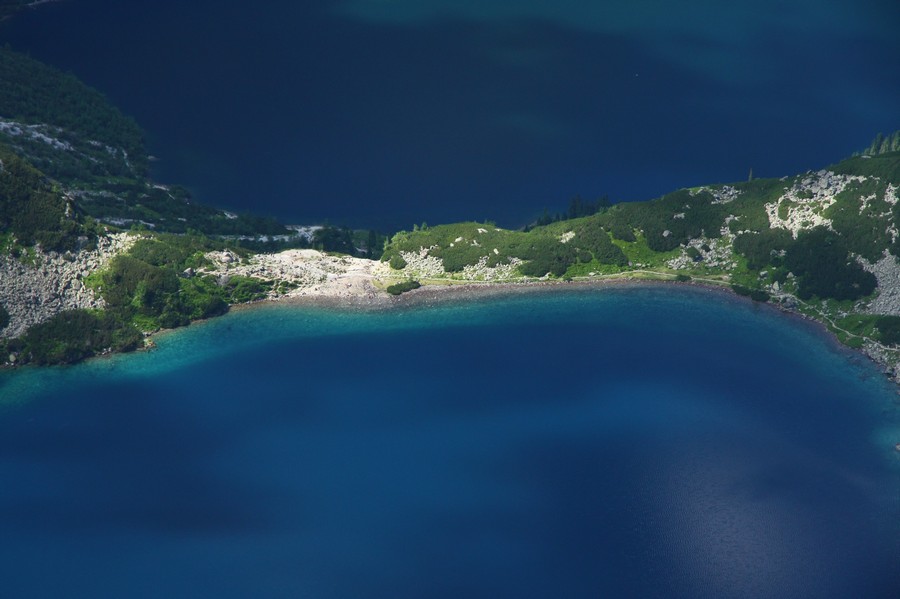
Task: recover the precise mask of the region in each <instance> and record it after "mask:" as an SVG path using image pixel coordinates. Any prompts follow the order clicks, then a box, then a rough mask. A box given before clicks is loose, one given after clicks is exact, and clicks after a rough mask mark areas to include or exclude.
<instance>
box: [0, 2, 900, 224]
mask: <svg viewBox="0 0 900 599" xmlns="http://www.w3.org/2000/svg"><path fill="white" fill-rule="evenodd" d="M898 26H900V12H898V11H897V10H896V6H895V2H891V1H886V0H816V1H810V0H787V1H784V0H732V1H730V2H680V3H676V2H660V1H646V2H633V1H632V0H605V1H604V2H584V1H580V0H528V1H525V0H520V1H518V2H509V1H507V0H467V1H464V2H460V1H458V0H391V1H390V2H386V1H384V0H303V1H299V2H298V1H296V0H261V1H259V2H253V3H247V2H236V1H231V0H191V1H189V2H186V1H184V0H153V1H152V2H149V1H135V0H132V1H123V0H67V1H65V2H61V3H58V4H51V5H44V6H42V7H41V8H40V9H38V10H34V11H27V12H26V13H23V14H22V15H20V16H17V17H16V18H14V19H11V20H10V21H9V22H7V23H4V24H2V25H0V43H3V42H7V41H8V42H9V43H11V45H12V46H13V48H16V49H19V50H22V51H27V52H30V53H31V54H32V55H33V56H35V57H36V58H39V59H41V60H45V61H47V62H49V63H51V64H53V65H56V66H58V67H60V68H62V69H64V70H71V71H72V72H74V73H75V74H76V75H78V76H79V77H81V78H82V79H84V80H85V81H87V82H88V83H89V84H91V85H93V86H95V87H97V88H99V89H100V90H101V91H103V92H104V93H106V94H107V95H108V96H109V97H110V99H112V100H113V101H114V102H115V103H116V104H117V105H119V106H120V107H121V108H122V109H123V110H124V111H125V112H126V113H128V114H130V115H133V116H134V117H135V118H136V119H137V120H138V122H139V123H140V124H141V125H142V126H143V127H144V128H145V129H146V130H147V132H148V141H149V146H150V150H151V152H152V153H153V154H155V155H156V156H157V157H158V158H159V162H158V163H157V169H156V175H157V176H158V177H159V178H160V179H161V180H162V181H163V182H166V183H177V184H182V185H187V186H189V187H190V188H191V189H192V190H194V192H195V195H196V197H197V198H198V199H199V200H201V201H203V202H205V203H208V204H212V205H215V206H220V207H223V208H230V209H235V210H249V211H252V212H256V213H265V214H273V215H277V216H279V217H281V218H283V219H286V220H287V221H289V222H299V223H306V224H311V221H321V220H324V219H331V221H332V222H333V223H335V224H342V225H349V226H355V227H363V228H369V227H377V228H382V229H395V228H404V229H409V228H410V227H411V226H412V224H413V223H415V224H420V223H422V222H423V221H427V222H428V223H430V224H432V225H434V224H436V223H441V222H455V221H460V220H472V219H478V220H482V219H492V220H496V221H497V222H498V223H499V224H500V225H502V226H508V227H517V226H520V225H523V224H525V223H527V222H530V220H531V219H533V218H535V217H536V216H539V215H540V214H541V212H542V211H543V210H544V209H545V208H546V209H549V210H551V211H557V210H565V208H566V206H567V205H568V202H569V199H570V198H571V197H573V196H575V195H576V194H580V195H582V196H583V197H584V198H585V199H594V198H597V197H599V196H602V195H604V194H608V195H609V196H610V197H611V198H612V199H613V200H646V199H651V198H653V197H657V196H658V195H661V194H663V193H667V192H670V191H673V190H675V189H678V188H680V187H685V186H694V185H703V184H709V183H724V182H731V181H742V180H746V178H747V176H748V172H749V170H750V169H751V168H752V169H753V172H754V174H755V176H757V177H781V176H783V175H793V174H796V173H798V172H802V171H804V170H806V169H819V168H823V167H825V166H826V165H828V164H832V163H834V162H836V161H838V160H840V159H841V158H844V157H846V156H848V155H850V154H851V153H852V152H853V151H855V150H859V149H861V148H863V147H866V146H867V145H868V144H869V142H870V140H871V139H872V138H873V137H874V136H875V134H876V133H877V132H879V131H884V132H889V131H893V130H895V129H896V128H897V127H898V124H897V114H898V103H897V100H898V97H900V70H898V69H897V68H896V57H897V56H898V55H900V37H898V36H897V35H896V31H897V28H898Z"/></svg>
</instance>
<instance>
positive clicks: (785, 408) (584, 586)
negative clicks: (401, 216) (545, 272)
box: [0, 287, 900, 598]
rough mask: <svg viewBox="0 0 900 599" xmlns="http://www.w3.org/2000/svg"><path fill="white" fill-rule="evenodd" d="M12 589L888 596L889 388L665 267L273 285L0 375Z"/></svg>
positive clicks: (847, 359) (894, 531) (174, 593)
mask: <svg viewBox="0 0 900 599" xmlns="http://www.w3.org/2000/svg"><path fill="white" fill-rule="evenodd" d="M0 401H2V402H3V406H4V407H3V408H2V410H0V539H2V543H0V580H2V581H3V582H2V587H3V596H6V597H91V598H102V597H117V598H118V597H199V596H209V597H311V598H318V597H342V598H343V597H391V598H405V597H409V598H420V597H448V598H458V597H516V598H522V597H615V596H632V597H677V596H683V597H701V598H702V597H709V598H723V597H726V598H727V597H820V598H821V597H835V598H845V597H895V596H896V590H897V589H898V588H900V568H898V565H900V460H898V454H897V453H896V452H895V451H894V450H893V448H892V445H893V443H896V442H897V441H898V440H900V417H898V404H897V401H896V391H895V389H894V388H893V387H892V386H890V385H889V384H888V383H887V382H886V381H885V380H884V378H883V377H882V376H881V375H880V374H879V373H878V371H877V369H875V368H874V367H873V366H872V365H871V364H870V363H868V362H867V361H865V360H863V359H861V358H859V357H856V356H855V355H854V354H852V353H848V352H846V351H844V350H842V349H840V348H838V347H837V346H836V345H835V344H834V342H833V341H831V340H830V339H828V338H827V337H825V336H824V335H822V334H821V333H819V332H818V331H817V330H816V329H815V328H814V327H812V326H810V325H808V324H807V323H804V322H801V321H798V320H796V319H791V318H787V317H785V316H782V315H780V314H778V313H776V312H774V311H773V310H769V309H764V308H761V307H759V306H754V305H752V304H750V303H748V302H744V301H740V300H736V299H731V298H729V297H727V296H724V295H720V294H713V293H709V292H702V291H698V290H692V289H682V288H671V287H646V288H643V287H642V288H637V287H628V288H614V289H605V290H579V291H574V292H555V293H529V294H523V295H516V296H511V297H507V298H491V299H484V300H481V301H471V302H465V303H454V304H445V305H441V306H437V307H430V308H425V307H422V308H418V309H415V310H403V311H394V312H386V313H374V314H372V313H369V314H362V313H349V312H341V311H330V310H324V309H313V308H300V307H296V306H295V307H288V306H283V307H278V306H274V307H262V308H258V309H254V310H248V311H242V312H239V313H233V314H231V315H228V316H226V317H223V318H221V319H217V320H214V321H211V322H208V323H205V324H202V325H195V326H192V327H190V328H188V329H187V330H184V331H180V332H176V333H174V334H171V335H168V336H165V337H162V338H160V340H159V348H158V350H156V351H153V352H150V353H143V354H139V355H131V356H121V357H115V358H112V359H102V360H96V361H92V362H90V363H87V364H84V365H81V366H78V367H73V368H65V369H49V370H40V371H37V370H23V371H18V372H14V373H4V374H2V375H0Z"/></svg>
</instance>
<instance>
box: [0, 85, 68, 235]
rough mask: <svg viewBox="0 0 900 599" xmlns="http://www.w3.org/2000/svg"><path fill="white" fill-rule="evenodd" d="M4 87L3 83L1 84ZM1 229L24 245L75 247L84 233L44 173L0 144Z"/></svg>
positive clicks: (0, 230) (63, 199)
mask: <svg viewBox="0 0 900 599" xmlns="http://www.w3.org/2000/svg"><path fill="white" fill-rule="evenodd" d="M0 87H2V86H0ZM0 232H3V233H5V234H6V235H7V236H9V235H11V236H12V237H13V238H14V239H15V241H16V243H17V244H18V245H19V246H21V247H25V246H31V245H33V244H35V243H38V244H40V245H41V247H42V248H44V249H47V250H67V249H73V248H74V247H75V246H76V245H77V243H78V237H79V236H81V235H83V234H84V233H85V230H84V228H83V227H82V226H80V225H79V223H78V221H77V219H76V217H75V214H74V211H73V209H72V208H71V207H70V206H69V205H68V204H67V202H66V200H65V198H63V197H62V194H60V193H59V192H58V191H57V190H55V189H54V188H53V186H52V185H51V184H50V183H49V182H48V181H47V180H46V178H45V177H44V176H43V174H42V173H41V172H40V171H38V170H37V169H35V168H34V167H32V166H31V165H30V164H28V163H27V162H25V161H24V160H22V159H21V158H19V157H18V156H16V155H15V154H13V153H12V152H10V151H9V150H7V149H6V148H4V147H3V146H0Z"/></svg>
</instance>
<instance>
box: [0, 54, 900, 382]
mask: <svg viewBox="0 0 900 599" xmlns="http://www.w3.org/2000/svg"><path fill="white" fill-rule="evenodd" d="M0 81H2V82H3V83H2V84H0V363H3V364H5V365H6V366H15V365H22V364H28V363H32V364H54V363H71V362H75V361H78V360H81V359H84V358H86V357H89V356H93V355H98V354H103V353H108V352H115V351H127V350H133V349H136V348H139V347H141V346H143V345H144V344H145V343H147V340H148V339H149V336H150V335H152V334H153V333H154V332H155V331H158V330H160V329H162V328H175V327H179V326H184V325H187V324H189V323H190V322H192V321H194V320H197V319H204V318H210V317H214V316H216V315H219V314H223V313H224V312H226V311H227V310H228V308H229V306H231V305H234V304H239V303H246V302H254V301H260V300H266V299H268V300H277V299H280V298H294V299H296V298H310V297H316V298H332V299H335V300H338V301H342V302H346V303H348V304H352V305H371V306H381V305H392V303H393V302H394V301H396V300H391V298H392V297H393V296H394V295H396V294H400V293H403V292H407V291H409V292H411V293H413V294H415V293H421V292H420V291H418V290H417V288H418V287H419V286H425V287H430V288H432V289H442V288H448V287H449V286H450V285H459V284H468V285H481V286H491V285H496V284H498V283H503V284H527V283H535V282H542V283H547V282H555V281H558V282H562V281H587V282H601V281H609V280H619V279H653V280H662V281H678V282H685V283H686V282H695V283H701V284H704V285H716V286H722V287H727V288H729V289H732V290H733V291H735V292H736V293H738V294H741V295H746V296H749V297H750V298H752V299H753V300H755V301H762V302H771V303H774V304H777V305H778V306H780V307H782V308H783V309H785V310H789V311H791V312H796V313H799V314H802V315H804V316H806V317H808V318H811V319H814V320H816V321H818V322H821V323H822V324H823V325H824V326H826V327H827V328H828V329H829V330H831V331H832V332H833V333H834V334H835V335H836V336H837V337H838V339H840V341H841V342H843V343H845V344H847V345H849V346H851V347H854V348H858V349H860V350H862V351H864V352H865V353H866V354H867V355H869V356H870V357H872V358H873V359H875V360H876V361H877V362H879V363H880V364H882V365H883V366H884V367H885V369H886V371H887V372H888V373H889V374H890V375H891V376H893V377H895V378H896V377H897V376H898V375H900V370H898V362H900V263H898V255H900V242H898V238H900V228H898V223H900V206H898V198H900V196H898V188H900V132H898V133H894V134H893V135H888V136H886V137H885V136H882V135H879V136H878V137H877V138H876V139H875V140H874V141H873V142H872V143H871V145H870V146H869V147H868V148H866V149H865V150H863V151H861V152H859V153H858V154H857V155H855V156H853V157H851V158H847V159H845V160H842V161H839V162H837V163H835V164H833V165H830V166H823V168H822V169H820V170H817V171H814V172H806V173H800V174H793V175H788V176H784V177H781V178H777V179H753V178H752V177H750V178H749V179H748V180H747V181H742V182H737V183H731V184H712V185H703V186H698V187H694V188H690V189H680V190H676V191H674V192H672V193H669V194H666V195H664V196H663V197H660V198H656V199H653V200H649V201H645V202H631V203H619V204H611V203H609V202H606V201H595V202H588V201H582V200H580V199H575V200H573V201H572V203H571V205H570V206H569V208H568V210H567V211H566V212H564V213H560V214H557V215H552V216H551V215H545V216H544V217H542V218H541V219H539V220H538V221H536V222H535V223H534V224H533V225H531V226H529V227H526V228H524V229H522V230H507V229H503V228H501V227H498V226H496V225H495V224H493V223H490V222H482V223H477V222H467V223H456V224H446V225H438V226H428V225H425V224H422V225H420V226H414V227H412V230H409V231H401V232H396V233H394V234H391V235H385V234H383V233H381V232H377V231H353V230H349V229H346V228H339V227H333V226H303V227H301V226H293V227H292V226H285V225H283V224H281V223H279V222H277V221H275V220H273V219H265V218H259V217H255V216H253V215H237V214H233V213H229V212H227V211H224V210H218V209H215V208H211V207H208V206H203V205H200V204H197V203H194V202H193V200H192V198H191V196H190V193H189V192H188V191H187V190H185V189H183V188H179V187H177V186H165V185H160V184H158V183H156V182H154V181H152V180H151V178H150V176H149V174H148V173H149V168H148V167H149V162H150V158H149V156H148V155H147V152H146V150H145V148H144V145H143V135H142V132H141V130H140V128H139V127H138V126H137V124H136V123H134V122H133V121H132V120H131V119H129V118H127V117H125V116H124V115H122V114H121V113H120V112H119V111H118V110H117V109H116V108H115V107H114V106H111V105H110V104H109V103H108V102H107V101H106V99H105V98H104V97H103V96H102V95H101V94H99V93H98V92H96V91H95V90H92V89H90V88H88V87H87V86H85V85H83V84H82V83H81V82H79V81H78V80H77V79H75V78H74V77H73V76H71V75H66V74H63V73H61V72H59V71H57V70H55V69H53V68H51V67H48V66H46V65H43V64H41V63H38V62H37V61H34V60H32V59H30V58H27V57H25V56H23V55H20V54H16V53H14V52H12V51H10V50H8V49H4V50H0ZM59 98H66V99H67V100H66V101H65V102H63V101H60V100H59Z"/></svg>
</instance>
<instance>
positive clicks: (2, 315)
mask: <svg viewBox="0 0 900 599" xmlns="http://www.w3.org/2000/svg"><path fill="white" fill-rule="evenodd" d="M8 324H9V312H7V311H6V307H5V306H4V305H3V304H0V331H2V330H3V329H5V328H6V325H8Z"/></svg>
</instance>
